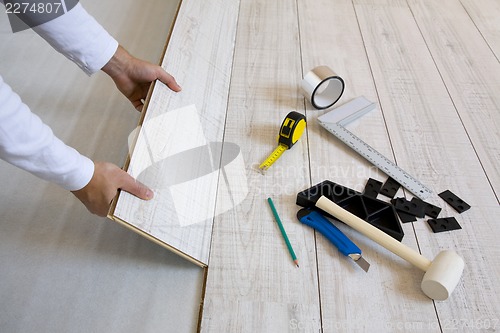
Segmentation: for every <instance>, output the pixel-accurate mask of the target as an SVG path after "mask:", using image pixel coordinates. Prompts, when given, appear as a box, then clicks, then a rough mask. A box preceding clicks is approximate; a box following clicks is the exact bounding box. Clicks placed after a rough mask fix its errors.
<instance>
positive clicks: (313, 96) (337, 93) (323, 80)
mask: <svg viewBox="0 0 500 333" xmlns="http://www.w3.org/2000/svg"><path fill="white" fill-rule="evenodd" d="M302 93H303V94H304V96H305V97H306V98H307V99H308V100H309V101H310V102H311V104H312V105H313V106H314V107H315V108H316V109H320V110H321V109H327V108H329V107H330V106H332V105H333V104H335V103H336V102H337V101H338V100H339V99H340V97H341V96H342V94H343V93H344V80H342V78H341V77H340V76H338V75H337V74H335V73H334V72H333V71H332V70H331V69H330V67H328V66H318V67H315V68H314V69H312V70H311V71H310V72H309V73H307V74H306V76H305V77H304V79H303V80H302Z"/></svg>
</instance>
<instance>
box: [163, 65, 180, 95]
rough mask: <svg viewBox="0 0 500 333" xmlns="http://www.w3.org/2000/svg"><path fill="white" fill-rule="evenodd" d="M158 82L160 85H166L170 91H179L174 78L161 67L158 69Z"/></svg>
mask: <svg viewBox="0 0 500 333" xmlns="http://www.w3.org/2000/svg"><path fill="white" fill-rule="evenodd" d="M158 80H160V81H161V82H162V83H164V84H166V85H167V86H168V87H169V88H170V89H172V90H173V91H175V92H179V91H181V89H182V88H181V86H179V84H178V83H177V81H176V80H175V78H174V77H173V76H172V75H170V74H168V73H167V72H165V70H164V69H163V68H162V67H159V68H158Z"/></svg>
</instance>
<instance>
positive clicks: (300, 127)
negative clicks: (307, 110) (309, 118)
mask: <svg viewBox="0 0 500 333" xmlns="http://www.w3.org/2000/svg"><path fill="white" fill-rule="evenodd" d="M305 128H306V117H305V116H304V115H303V114H301V113H298V112H296V111H292V112H290V113H289V114H288V115H287V116H286V118H285V120H283V123H281V128H280V134H279V136H278V143H279V144H281V145H285V146H286V147H287V149H290V148H292V146H293V145H294V144H295V143H296V142H297V141H299V139H300V137H301V136H302V134H303V133H304V130H305Z"/></svg>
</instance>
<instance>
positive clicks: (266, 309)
mask: <svg viewBox="0 0 500 333" xmlns="http://www.w3.org/2000/svg"><path fill="white" fill-rule="evenodd" d="M183 3H184V4H185V3H189V4H191V5H192V4H196V3H200V6H201V3H202V2H196V1H192V0H183ZM229 3H230V4H231V6H236V5H238V6H239V7H238V11H237V12H238V15H237V20H235V25H234V27H233V28H234V29H236V31H235V32H236V35H235V36H236V37H235V44H234V55H233V58H232V64H231V77H230V80H229V89H228V91H227V92H226V93H227V104H226V107H224V108H223V109H222V110H220V109H216V110H215V109H214V111H213V112H219V111H221V112H223V113H224V121H223V123H224V128H223V130H224V131H223V140H224V142H231V143H234V144H236V145H238V146H239V147H240V149H241V154H242V156H243V159H244V161H245V167H246V177H247V183H248V184H247V185H248V191H249V193H248V196H247V197H246V199H245V200H244V201H243V202H242V203H241V204H239V205H237V206H236V207H235V208H234V209H232V210H230V211H228V212H225V213H224V214H220V215H218V216H216V217H215V219H214V220H213V229H212V234H211V236H212V241H211V246H210V253H209V258H208V265H209V266H208V269H207V270H206V276H204V275H203V274H202V270H201V269H198V268H197V267H196V266H194V265H192V264H191V263H189V262H188V261H186V260H183V259H180V258H179V259H178V260H176V258H177V257H176V256H175V255H173V254H172V255H169V254H167V253H168V251H165V250H164V249H163V248H161V247H159V246H155V245H153V244H152V243H151V244H150V242H148V241H147V240H145V239H142V238H140V237H139V236H137V237H135V236H136V235H135V234H134V233H132V232H128V230H126V229H124V228H121V227H120V226H118V225H116V224H114V223H113V222H111V221H102V220H100V219H92V218H91V217H89V215H88V214H87V213H86V212H85V211H84V208H83V207H80V206H79V204H78V203H76V202H74V201H71V200H72V198H68V197H67V195H66V194H65V193H64V192H62V191H60V190H58V189H57V188H56V187H53V186H51V185H44V184H43V183H40V182H36V181H27V180H25V179H26V177H28V176H26V175H24V174H21V173H18V172H17V171H16V170H14V169H13V168H11V167H9V166H5V165H4V164H2V166H1V170H2V171H3V170H5V171H7V172H8V174H7V173H5V172H4V173H3V174H1V175H0V177H1V180H2V182H3V183H4V184H5V186H4V187H5V188H6V190H5V191H4V190H2V191H0V196H1V213H0V214H1V216H2V217H1V218H2V220H1V225H0V229H1V232H0V237H1V238H0V253H1V254H0V264H1V266H0V267H1V268H0V272H1V273H0V274H1V275H0V299H1V301H0V306H1V309H0V330H2V331H9V332H21V331H23V332H24V331H27V330H28V331H29V330H33V329H34V328H38V329H39V330H45V331H58V330H59V331H97V332H100V331H101V332H102V331H106V332H110V331H111V332H126V331H129V332H134V331H142V332H158V331H162V330H163V331H165V332H185V331H186V332H189V331H195V330H197V329H198V330H200V331H202V332H359V331H367V332H448V331H458V332H472V331H478V332H480V331H481V332H494V331H498V330H500V315H499V314H500V297H499V296H498V295H499V294H500V282H499V281H500V261H499V259H498V258H499V257H500V245H498V238H499V237H500V231H499V230H500V229H499V227H498V226H499V221H498V216H500V206H499V195H500V148H499V147H498V146H499V143H500V133H499V128H500V94H499V92H500V62H499V59H500V20H499V19H498V18H499V17H500V3H499V2H498V0H441V1H433V0H407V1H403V0H316V1H307V0H275V1H266V0H218V1H211V2H210V3H208V2H203V5H204V6H220V7H221V8H222V6H225V5H227V4H229ZM159 5H160V4H159V3H157V4H156V5H155V6H159ZM148 8H149V9H148V10H150V11H154V10H155V9H153V8H152V7H151V8H150V7H148ZM214 8H215V7H214ZM207 12H208V11H193V12H192V13H193V14H192V15H191V16H189V17H188V19H187V21H186V22H189V24H190V26H189V29H186V30H184V31H188V33H189V32H193V31H196V29H198V28H199V26H200V24H199V22H198V21H197V20H203V19H204V17H203V15H200V14H199V13H207ZM197 15H198V16H197ZM111 16H113V17H114V16H116V15H111ZM113 17H110V16H109V15H108V16H103V17H102V19H109V20H113ZM115 19H116V18H115ZM141 22H147V16H146V18H143V21H141ZM149 23H151V22H149ZM217 23H218V21H217V20H214V23H213V24H217ZM151 24H152V23H151ZM147 26H148V24H146V23H144V29H145V28H146V27H147ZM2 27H3V29H4V30H5V27H6V24H3V25H2ZM121 27H122V29H130V30H127V33H129V34H131V35H133V36H136V37H137V38H136V39H132V41H131V43H132V44H133V45H135V43H137V44H138V45H139V44H140V45H144V48H155V47H156V44H155V45H150V44H148V42H151V43H152V42H153V40H152V39H151V40H150V39H149V38H140V37H141V35H134V33H137V31H140V30H141V29H143V26H140V27H137V28H136V29H132V28H131V27H130V26H129V25H127V24H125V23H124V24H122V25H121ZM127 27H128V28H127ZM134 27H135V26H134ZM225 29H227V27H225ZM4 30H2V38H4V36H6V32H5V31H4ZM222 33H225V31H222ZM165 37H166V36H162V38H163V39H162V40H164V39H165ZM177 37H178V38H179V36H177ZM9 40H10V39H9ZM157 40H158V39H155V41H156V42H155V43H157ZM28 41H30V40H29V39H28ZM191 42H192V39H190V38H186V44H185V45H186V47H185V48H183V49H181V50H180V51H179V55H182V52H185V53H186V52H187V53H190V52H192V51H196V50H189V49H188V45H191V44H190V43H191ZM141 43H146V45H145V44H141ZM2 46H3V45H2ZM206 46H210V45H206ZM5 50H6V51H5V52H6V53H7V48H6V49H5ZM136 51H137V52H140V48H138V49H137V50H136ZM2 52H4V51H2ZM214 52H215V51H214ZM8 54H10V58H9V59H10V60H9V61H10V62H9V64H8V65H7V64H6V63H4V62H3V61H4V60H3V58H2V64H1V65H2V66H1V70H2V75H3V76H4V79H5V78H6V77H10V78H11V81H10V82H12V81H14V78H15V77H16V74H15V72H14V70H13V69H12V68H14V65H16V66H21V64H20V63H18V61H20V60H22V59H18V58H16V57H15V56H14V54H12V53H8ZM204 55H205V53H203V54H202V56H204ZM206 56H207V57H211V56H213V54H211V53H210V54H206ZM2 57H3V55H2ZM47 58H48V57H47ZM150 60H151V59H150ZM152 60H153V61H154V59H152ZM170 60H171V62H170V65H171V66H172V67H171V68H169V70H170V71H171V72H172V74H174V75H176V73H175V66H174V64H175V63H176V62H177V61H179V59H178V58H172V59H170ZM168 62H169V59H164V64H165V63H168ZM41 64H43V62H41ZM318 65H327V66H329V67H330V68H332V69H333V70H334V71H335V72H336V73H337V74H338V75H340V76H341V77H342V78H343V79H344V80H345V82H346V90H345V93H344V95H343V97H342V99H341V100H340V101H339V103H338V105H341V104H343V103H346V102H348V101H349V100H351V99H353V98H355V97H358V96H361V95H363V96H365V97H366V98H368V99H369V100H371V101H373V102H376V103H377V105H378V108H377V110H376V111H373V112H371V113H370V114H367V115H365V116H363V118H361V119H360V120H358V121H356V122H355V123H352V124H350V125H349V126H348V128H349V130H351V131H352V132H353V133H355V134H356V135H358V136H359V137H360V138H362V139H363V140H364V141H366V142H367V143H369V144H370V145H371V146H373V147H374V148H375V149H377V150H378V151H379V152H381V153H383V154H384V155H385V156H387V157H389V158H390V159H392V160H393V161H395V162H396V163H397V164H398V165H399V166H401V167H402V168H403V169H404V170H406V171H407V172H409V173H410V174H412V175H414V176H415V177H416V178H418V179H419V180H420V181H421V182H423V183H424V184H425V185H427V186H428V187H430V188H431V189H432V191H433V195H432V196H431V197H430V198H429V199H428V201H429V202H431V203H433V204H435V205H438V206H440V207H442V208H443V210H442V212H441V214H440V216H443V217H444V216H454V217H456V219H457V220H458V222H459V223H460V225H461V226H462V229H461V230H457V231H451V232H444V233H440V234H434V233H432V231H431V230H430V228H429V226H428V225H427V223H426V222H425V221H424V220H423V219H419V220H418V221H417V222H415V223H410V224H404V225H403V229H404V232H405V237H404V239H403V243H404V244H406V245H408V246H409V247H411V248H414V249H416V250H417V251H419V252H421V253H422V254H423V255H424V256H426V257H428V258H429V259H433V258H434V256H435V255H436V254H437V253H439V252H440V251H442V250H446V249H452V250H455V251H456V252H457V253H458V254H459V255H460V256H462V257H463V258H464V261H465V265H466V266H465V270H464V273H463V276H462V279H461V281H460V282H459V284H458V286H457V288H456V290H455V291H454V293H453V294H452V295H451V297H450V298H449V299H448V300H446V301H436V302H435V301H432V300H430V299H429V298H427V297H426V296H425V295H424V294H423V293H422V291H421V290H420V282H421V280H422V276H423V273H422V272H421V271H419V270H418V269H417V268H415V267H412V266H411V265H410V264H408V263H406V262H405V261H403V260H402V259H400V258H398V257H396V256H395V255H393V254H392V253H390V252H388V251H387V250H385V249H383V248H381V247H380V246H379V245H377V244H375V243H374V242H372V241H370V240H368V239H367V238H366V237H364V236H362V235H360V234H359V233H357V232H355V231H353V230H351V229H349V228H348V227H347V226H345V225H338V227H339V228H340V229H341V230H342V231H344V232H345V233H346V234H347V235H348V236H349V237H350V238H351V239H352V240H353V241H355V243H357V245H358V246H359V247H361V248H362V250H363V253H364V257H365V258H366V260H368V261H369V262H370V264H371V267H370V270H369V272H368V273H365V272H363V271H362V270H361V269H360V268H359V267H357V266H356V265H355V264H354V263H353V262H352V261H350V260H348V259H347V258H346V257H344V256H342V255H341V254H340V253H339V252H338V251H337V250H336V249H335V248H334V247H333V246H332V244H330V243H329V242H328V241H327V240H326V239H325V238H323V236H321V235H320V234H316V233H315V232H314V231H312V230H311V229H309V228H308V227H306V226H304V225H302V224H301V223H299V222H298V221H297V218H296V212H297V211H298V209H299V208H300V207H298V206H297V205H296V204H295V199H296V195H297V193H298V192H300V191H302V190H304V189H306V188H308V187H310V186H311V185H314V184H316V183H319V182H321V181H323V180H327V179H328V180H331V181H334V182H336V183H340V184H342V185H345V186H348V187H350V188H354V189H356V190H362V189H363V187H364V185H365V183H366V181H367V179H368V178H369V177H372V178H376V179H378V180H380V181H384V180H385V179H386V176H385V175H384V174H383V173H381V172H379V171H378V170H377V169H375V168H374V167H372V166H371V165H370V164H369V163H368V162H367V161H365V160H364V159H363V158H361V157H359V156H358V155H357V154H356V153H354V152H353V151H351V150H350V149H348V148H347V147H345V146H344V145H343V144H342V143H341V142H340V141H338V140H337V139H335V138H334V137H333V136H331V135H330V134H329V133H328V132H326V131H325V130H324V129H323V128H321V127H320V126H319V125H318V123H317V121H316V119H317V117H318V116H320V115H322V114H324V113H325V112H328V111H329V110H326V111H318V110H315V109H314V108H313V107H312V106H311V105H310V104H309V102H307V101H305V100H304V98H303V97H302V96H301V94H300V91H299V84H300V81H301V79H302V77H303V76H304V75H305V73H307V72H308V71H309V70H310V69H312V68H313V67H315V66H318ZM64 70H66V69H64ZM183 71H184V68H180V69H179V72H180V73H179V75H178V76H179V77H185V78H190V77H191V76H190V75H189V73H186V72H183ZM22 73H23V75H22V76H23V77H27V76H28V74H29V70H28V69H26V70H25V71H24V72H22ZM48 74H49V73H45V74H44V73H43V71H42V72H40V73H39V77H38V80H40V81H43V78H44V77H46V76H47V75H48ZM196 74H198V73H192V75H193V76H194V75H196ZM82 79H83V77H77V78H76V79H75V81H79V80H82ZM85 79H86V78H85ZM102 80H103V82H104V81H105V79H102ZM8 82H9V81H8ZM16 82H17V83H16V90H18V91H21V90H23V87H25V83H24V82H23V81H22V80H17V81H16ZM52 83H53V84H54V85H55V87H57V88H60V89H66V90H64V91H68V90H69V89H68V88H67V86H65V85H63V84H62V83H61V84H60V85H59V86H58V85H57V84H58V81H57V80H56V79H52ZM180 84H181V85H183V82H180ZM191 84H192V83H191V81H189V85H187V86H185V88H186V87H187V88H189V87H190V86H191ZM80 87H81V88H79V89H83V90H82V94H83V95H84V96H86V97H88V98H86V100H88V102H85V103H84V104H82V103H83V102H82V98H81V96H80V95H71V96H72V99H69V100H68V99H59V98H58V99H57V101H58V104H57V105H58V106H59V108H61V109H62V106H64V105H66V106H68V107H69V106H71V107H73V106H75V105H78V110H77V111H78V115H79V116H78V117H79V118H78V119H72V122H71V123H69V124H68V123H67V122H62V121H61V120H60V119H59V116H60V114H57V113H52V112H53V111H52V109H51V108H50V105H51V100H48V99H44V97H43V96H42V95H43V94H42V92H41V91H40V92H33V90H30V89H27V88H26V89H25V90H26V94H28V93H30V92H31V93H33V94H34V95H33V96H34V97H30V96H31V95H30V96H28V98H32V100H33V102H38V103H39V105H42V106H44V107H45V109H44V110H46V112H48V115H47V116H46V117H47V119H49V120H52V121H53V123H54V126H55V127H56V129H57V131H58V132H59V133H61V135H63V136H64V135H66V136H65V138H66V140H67V142H68V143H70V144H74V145H77V146H78V148H79V149H82V150H83V151H84V152H85V153H86V154H88V155H90V156H93V157H94V158H96V159H106V160H111V161H113V162H115V163H120V162H123V158H124V156H125V155H126V150H127V147H126V145H125V144H124V143H123V144H121V145H119V146H118V147H116V146H115V145H113V144H112V143H110V142H113V141H111V140H113V139H114V138H116V136H121V138H122V139H123V140H126V136H127V135H128V133H129V132H130V131H131V130H132V129H133V128H134V127H135V123H136V121H137V119H136V117H134V116H124V117H123V118H121V117H118V115H120V114H121V113H120V112H123V111H120V112H116V110H115V108H118V105H120V106H121V107H123V108H125V105H127V104H126V103H124V104H118V103H121V102H120V101H121V99H119V96H118V95H116V96H112V97H111V98H110V99H109V100H108V99H107V97H108V96H109V91H111V89H112V87H110V86H106V87H107V88H106V89H107V90H106V89H104V88H103V86H99V87H97V88H94V89H93V90H91V91H88V90H85V85H80ZM54 89H55V88H54ZM209 90H210V89H208V88H207V91H209ZM55 91H57V90H55ZM103 91H104V92H105V93H103ZM53 93H54V92H53ZM68 93H69V92H68ZM97 93H100V95H99V96H100V97H99V98H98V99H96V100H92V98H90V97H92V96H94V95H93V94H97ZM183 93H186V94H189V89H187V90H186V89H184V90H183ZM219 93H221V95H223V93H224V92H219ZM44 96H45V95H44ZM210 96H211V95H210ZM186 102H187V101H186ZM102 104H105V105H106V106H107V110H108V111H109V112H113V111H112V110H115V112H114V113H111V114H110V115H109V116H106V117H105V118H104V119H103V120H102V125H101V126H102V128H99V129H97V130H96V131H97V134H96V135H97V137H96V138H93V141H92V142H90V143H89V142H87V141H84V142H82V140H81V138H82V137H85V134H86V133H87V132H86V130H85V129H86V128H88V127H89V126H90V125H88V124H93V125H95V122H94V121H95V120H96V119H101V118H99V117H100V116H101V113H100V112H99V111H94V110H99V107H100V106H101V105H102ZM197 106H198V107H199V105H197ZM203 107H205V108H207V107H208V108H209V107H210V106H209V105H208V106H207V105H204V106H203ZM85 110H92V113H91V114H90V115H89V114H87V113H86V112H84V111H85ZM291 110H297V111H299V112H301V113H303V114H305V115H306V116H307V120H308V126H307V132H306V133H305V135H304V136H303V138H302V139H301V140H300V141H299V142H298V143H297V144H296V145H295V146H294V147H293V148H292V149H291V150H290V151H287V152H285V154H284V155H283V156H282V157H281V158H280V159H279V160H278V162H277V163H276V164H275V165H273V166H272V167H271V168H270V169H269V170H268V172H267V173H266V175H264V176H263V175H262V174H260V173H258V172H256V171H255V169H256V166H258V165H259V163H260V162H262V161H263V160H264V159H265V158H266V157H267V156H268V155H269V153H271V152H272V151H273V149H274V148H275V145H276V143H275V139H276V135H277V133H278V129H279V125H280V124H281V121H282V119H283V118H284V116H285V115H286V114H287V113H288V112H289V111H291ZM126 112H130V111H126ZM217 116H219V115H217ZM217 119H219V118H217ZM76 120H78V122H77V121H76ZM214 123H215V122H214ZM107 126H113V127H111V130H109V127H107ZM106 128H108V130H105V129H106ZM77 129H78V130H77ZM73 131H74V132H73ZM106 140H107V141H106ZM102 142H108V143H107V144H106V145H104V144H103V143H102ZM85 149H87V150H85ZM25 188H30V191H28V193H27V191H26V190H25ZM446 189H449V190H451V191H452V192H454V193H456V194H457V195H458V196H460V197H461V198H462V199H464V200H465V201H466V202H467V203H469V204H470V205H471V206H472V208H471V209H470V210H468V211H466V212H465V213H463V214H458V213H456V212H455V211H454V210H453V209H452V208H450V207H449V206H448V205H447V204H446V203H445V202H444V201H443V200H441V199H440V198H439V197H438V196H437V194H438V193H440V192H442V191H444V190H446ZM37 191H39V192H41V193H43V195H42V194H40V195H38V194H37ZM45 195H48V196H49V197H50V200H49V201H47V200H44V199H43V198H44V196H45ZM403 195H404V196H406V197H407V198H411V197H412V195H411V194H410V193H408V192H406V191H403V190H400V192H399V193H398V196H403ZM268 197H272V198H273V200H274V202H275V205H276V208H277V210H278V212H279V213H280V216H281V219H282V221H283V224H284V227H285V229H286V230H287V233H288V236H289V238H290V241H291V243H292V245H293V248H294V250H295V252H296V254H297V256H298V259H299V262H300V268H297V267H295V266H294V264H293V262H292V261H291V259H290V256H289V254H288V252H287V249H286V245H285V242H284V241H283V239H282V237H281V235H280V231H279V229H278V227H277V225H276V223H275V222H274V220H273V218H272V214H271V211H270V209H269V207H268V204H267V201H266V199H267V198H268ZM27 201H28V202H29V204H26V202H27ZM47 206H48V208H47ZM203 279H206V281H203ZM17 290H19V292H17ZM200 304H201V310H202V311H201V313H200V315H199V317H198V312H199V311H198V310H199V309H200V307H199V306H200ZM170 323H171V325H170ZM4 328H5V329H4Z"/></svg>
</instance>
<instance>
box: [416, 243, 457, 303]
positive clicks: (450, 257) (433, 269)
mask: <svg viewBox="0 0 500 333" xmlns="http://www.w3.org/2000/svg"><path fill="white" fill-rule="evenodd" d="M464 265H465V264H464V261H463V259H462V258H461V257H460V256H459V255H458V254H456V253H455V252H453V251H442V252H440V253H439V254H438V255H437V256H436V258H434V260H433V261H432V263H431V265H430V266H429V268H428V269H427V272H426V273H425V275H424V278H423V280H422V284H421V287H422V291H423V292H424V294H426V295H427V296H428V297H429V298H432V299H435V300H438V301H443V300H445V299H447V298H448V297H449V296H450V294H451V293H452V292H453V290H454V289H455V287H456V286H457V284H458V281H460V277H461V276H462V272H463V270H464Z"/></svg>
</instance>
